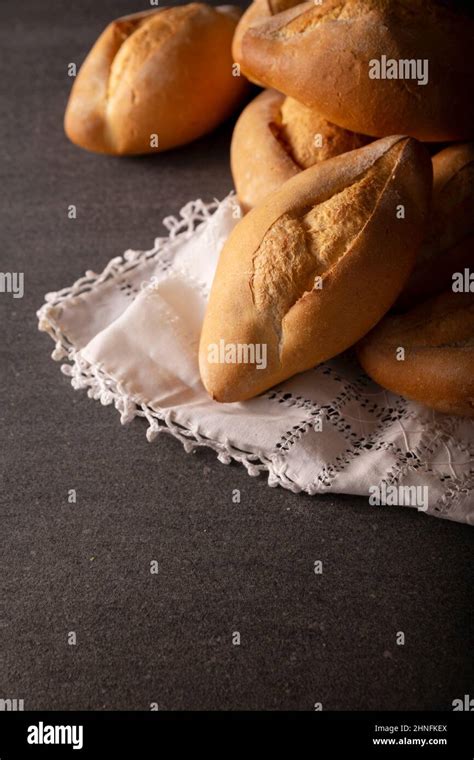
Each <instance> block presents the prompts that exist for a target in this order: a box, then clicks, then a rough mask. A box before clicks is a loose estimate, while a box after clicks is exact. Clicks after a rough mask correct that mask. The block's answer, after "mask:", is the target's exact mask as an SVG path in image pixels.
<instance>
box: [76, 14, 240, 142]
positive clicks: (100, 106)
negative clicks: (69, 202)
mask: <svg viewBox="0 0 474 760" xmlns="http://www.w3.org/2000/svg"><path fill="white" fill-rule="evenodd" d="M239 14H240V11H239V10H238V9H236V8H235V7H234V6H228V5H227V6H218V7H217V8H211V7H210V6H208V5H204V4H203V3H190V4H188V5H182V6H177V7H175V8H163V9H160V10H156V11H148V12H145V13H136V14H133V15H131V16H124V17H123V18H120V19H118V20H117V21H113V22H112V23H111V24H109V26H108V27H107V28H106V30H105V31H104V32H103V34H101V36H100V37H99V39H98V40H97V42H96V43H95V45H94V47H93V48H92V50H91V52H90V53H89V55H88V56H87V58H86V60H85V61H84V64H83V66H82V68H81V70H80V71H79V74H78V76H77V79H76V81H75V82H74V85H73V88H72V91H71V96H70V98H69V103H68V106H67V110H66V116H65V123H64V126H65V130H66V134H67V135H68V137H69V138H70V139H71V140H72V142H74V143H76V144H77V145H79V146H81V147H82V148H86V149H87V150H92V151H97V152H99V153H111V154H115V155H129V154H135V153H151V152H157V151H163V150H167V149H168V148H174V147H175V146H177V145H183V144H185V143H188V142H190V141H191V140H194V139H196V138H197V137H200V136H201V135H203V134H205V133H206V132H209V131H210V130H212V129H214V127H216V126H217V125H218V124H219V123H220V122H221V121H223V120H224V119H226V118H227V117H228V116H229V115H230V114H231V113H232V111H233V110H234V108H235V107H236V105H237V104H238V103H239V101H240V99H241V97H242V94H243V91H244V88H245V79H244V77H239V76H233V71H232V55H231V44H232V35H233V33H234V29H235V26H236V23H237V20H238V17H239Z"/></svg>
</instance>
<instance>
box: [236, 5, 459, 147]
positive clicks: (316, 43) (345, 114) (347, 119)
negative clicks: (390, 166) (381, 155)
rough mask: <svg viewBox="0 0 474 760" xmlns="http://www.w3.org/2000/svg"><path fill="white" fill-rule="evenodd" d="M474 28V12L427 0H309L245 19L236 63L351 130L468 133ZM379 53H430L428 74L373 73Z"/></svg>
mask: <svg viewBox="0 0 474 760" xmlns="http://www.w3.org/2000/svg"><path fill="white" fill-rule="evenodd" d="M473 38H474V19H473V18H472V17H470V16H469V15H461V14H460V13H458V12H455V11H453V10H450V9H449V8H447V7H445V6H443V5H441V4H437V3H433V2H430V0H396V1H395V2H394V0H346V1H345V2H344V1H343V0H325V2H324V3H322V4H321V5H315V4H314V2H312V1H311V0H310V2H306V3H302V4H300V5H297V6H296V7H295V8H292V9H290V10H287V11H284V12H283V13H279V14H277V15H274V16H273V17H272V18H270V19H268V20H267V21H264V22H261V23H259V24H258V25H257V26H254V27H251V28H249V29H248V30H247V31H246V32H245V34H244V36H243V39H242V42H241V58H240V63H241V67H242V71H243V72H244V73H245V74H246V76H249V77H250V78H254V79H257V80H258V81H260V82H262V83H263V84H264V85H265V86H266V87H274V88H275V89H277V90H280V91H281V92H284V93H285V94H286V95H289V96H291V97H293V98H295V99H297V100H300V101H301V102H302V103H305V104H306V105H308V106H310V107H311V106H316V107H317V108H318V109H319V110H320V112H321V113H322V114H323V115H324V117H325V118H326V119H328V121H331V122H333V123H334V124H338V125H339V126H342V127H345V128H346V129H350V130H351V131H353V132H359V133H361V134H367V135H372V136H374V137H383V136H384V135H390V134H407V135H411V136H412V137H416V138H418V139H419V140H423V141H427V142H430V141H444V140H468V139H471V138H473V137H474V134H473V130H474V75H473V73H474V64H473V57H472V51H471V47H472V39H473ZM382 55H384V56H385V57H386V58H385V60H394V61H397V62H398V61H410V60H414V61H421V62H423V61H427V62H428V63H427V65H428V82H427V83H426V84H421V85H419V84H417V81H414V80H413V79H408V78H398V79H394V78H392V79H389V78H378V79H376V78H371V76H370V74H372V73H373V71H372V63H371V62H372V61H374V60H381V56H382ZM390 75H391V74H390Z"/></svg>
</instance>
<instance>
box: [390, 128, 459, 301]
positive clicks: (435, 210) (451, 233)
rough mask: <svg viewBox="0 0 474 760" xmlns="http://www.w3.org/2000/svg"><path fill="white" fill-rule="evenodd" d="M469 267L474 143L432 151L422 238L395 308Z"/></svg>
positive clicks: (430, 291) (446, 284) (438, 289)
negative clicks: (425, 230)
mask: <svg viewBox="0 0 474 760" xmlns="http://www.w3.org/2000/svg"><path fill="white" fill-rule="evenodd" d="M473 266H474V143H464V144H460V145H450V146H449V147H448V148H445V149H444V150H442V151H441V152H440V153H437V154H436V155H435V156H433V205H432V212H431V221H430V225H429V232H428V236H427V239H426V241H425V242H424V244H423V246H422V247H421V249H420V254H419V256H418V259H417V262H416V265H415V268H414V270H413V272H412V274H411V276H410V279H409V280H408V282H407V283H406V285H405V287H404V289H403V291H402V293H401V295H400V298H399V299H398V301H397V308H399V309H409V308H411V307H412V306H415V305H416V304H418V303H420V302H421V301H423V300H426V299H427V298H430V297H431V296H433V295H436V294H437V293H441V292H442V291H443V290H446V289H447V288H451V286H452V284H453V274H455V273H457V272H463V271H464V268H466V267H471V268H472V267H473Z"/></svg>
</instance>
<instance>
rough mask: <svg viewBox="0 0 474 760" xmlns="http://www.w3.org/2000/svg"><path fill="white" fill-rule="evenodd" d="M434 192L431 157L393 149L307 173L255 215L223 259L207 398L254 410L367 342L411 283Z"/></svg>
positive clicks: (395, 143) (408, 148)
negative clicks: (282, 386)
mask: <svg viewBox="0 0 474 760" xmlns="http://www.w3.org/2000/svg"><path fill="white" fill-rule="evenodd" d="M430 192H431V161H430V159H429V156H428V154H427V152H426V150H425V148H424V147H423V146H422V145H421V144H420V143H418V142H417V141H416V140H411V139H409V138H405V137H388V138H385V139H383V140H378V141H377V142H374V143H372V144H371V145H368V146H367V147H364V148H360V149H359V150H355V151H351V152H350V153H344V154H343V155H341V156H337V157H336V158H331V159H328V160H327V161H323V162H322V163H319V164H316V165H315V166H313V167H311V168H310V169H306V170H305V171H303V172H301V173H300V174H298V175H297V176H296V177H293V178H292V179H290V180H288V182H286V183H285V184H284V185H283V186H282V187H281V188H280V189H279V190H277V191H276V192H274V193H272V194H271V195H270V196H268V198H267V199H266V200H265V201H264V202H263V203H262V204H261V205H260V206H257V207H256V208H254V209H253V210H252V211H250V213H249V214H247V215H246V216H245V217H244V218H243V219H242V220H241V221H240V222H239V223H238V224H237V225H236V227H235V228H234V230H233V231H232V233H231V235H230V237H229V239H228V241H227V242H226V244H225V246H224V248H223V250H222V253H221V256H220V259H219V264H218V267H217V272H216V275H215V279H214V283H213V285H212V290H211V295H210V300H209V304H208V307H207V312H206V315H205V319H204V324H203V330H202V335H201V342H200V352H199V365H200V371H201V378H202V381H203V383H204V386H205V387H206V389H207V391H208V392H209V394H210V395H211V396H212V397H213V398H214V399H216V400H217V401H241V400H244V399H248V398H251V397H252V396H256V395H257V394H258V393H261V392H262V391H264V390H266V389H267V388H270V387H271V386H272V385H275V383H279V382H281V381H282V380H285V379H286V378H288V377H290V376H291V375H294V374H296V373H297V372H303V371H304V370H307V369H309V368H310V367H313V366H314V365H315V364H318V363H319V362H322V361H324V360H325V359H329V358H330V357H332V356H334V355H335V354H338V353H339V352H341V351H343V350H344V349H346V348H347V347H348V346H351V345H352V344H353V343H355V342H356V341H357V340H359V338H360V337H362V336H363V335H365V333H367V332H368V331H369V330H370V329H371V328H372V327H373V326H374V325H375V324H376V323H377V322H378V321H379V319H380V318H381V317H382V315H383V314H384V313H385V312H386V311H387V309H388V308H389V307H390V306H391V304H392V303H393V301H394V300H395V299H396V297H397V295H398V294H399V292H400V290H401V288H402V287H403V284H404V282H405V281H406V279H407V277H408V275H409V273H410V271H411V268H412V266H413V263H414V260H415V256H416V253H417V249H418V246H419V244H420V243H421V240H422V239H423V235H424V232H425V221H426V217H427V214H428V206H429V199H430ZM402 207H403V208H404V209H405V211H406V213H404V214H402V213H401V208H402ZM252 359H253V360H252Z"/></svg>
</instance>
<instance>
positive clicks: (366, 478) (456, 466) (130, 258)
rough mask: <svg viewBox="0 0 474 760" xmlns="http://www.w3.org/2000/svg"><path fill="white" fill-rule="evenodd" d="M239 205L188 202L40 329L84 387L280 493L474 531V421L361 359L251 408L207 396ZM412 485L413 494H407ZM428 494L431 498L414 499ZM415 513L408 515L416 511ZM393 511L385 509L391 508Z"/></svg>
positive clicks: (42, 318)
mask: <svg viewBox="0 0 474 760" xmlns="http://www.w3.org/2000/svg"><path fill="white" fill-rule="evenodd" d="M238 218H239V208H238V205H237V202H236V200H235V196H233V195H230V196H229V197H228V198H226V199H225V200H224V201H222V202H221V203H219V202H217V201H215V202H213V203H211V204H205V203H203V202H202V201H200V200H197V201H192V202H190V203H188V204H187V205H186V206H185V207H184V208H183V209H182V210H181V212H180V217H179V218H174V217H168V218H166V219H165V220H164V224H165V226H166V228H167V229H168V230H169V235H168V236H167V237H162V238H158V239H157V240H156V241H155V246H154V248H153V249H152V250H150V251H126V252H125V254H124V255H123V256H121V257H118V258H115V259H112V261H110V262H109V264H108V266H107V267H106V268H105V270H104V271H103V272H102V273H101V274H99V275H98V274H95V273H94V272H87V273H86V275H85V277H82V278H81V279H79V280H78V281H77V282H76V283H74V285H72V287H70V288H65V289H64V290H61V291H59V292H57V293H49V294H48V295H47V296H46V303H45V304H44V305H43V307H42V308H41V309H40V310H39V312H38V317H39V327H40V329H41V330H45V331H46V332H48V333H49V334H50V335H51V337H52V338H53V339H54V340H55V342H56V348H55V350H54V352H53V358H54V359H57V360H62V359H67V362H68V363H67V364H64V365H63V366H62V370H63V372H64V373H65V374H66V375H69V376H70V377H71V382H72V385H73V387H74V388H87V389H88V393H89V396H90V397H91V398H94V399H99V400H100V401H101V402H102V403H103V404H110V403H114V404H115V407H116V408H117V409H118V411H119V412H120V415H121V421H122V422H123V423H126V422H130V421H131V420H132V419H133V418H134V417H135V416H141V417H145V418H146V419H147V421H148V423H149V427H148V431H147V437H148V440H149V441H152V440H154V439H155V438H156V437H157V436H158V434H159V433H162V432H168V433H170V434H171V435H173V436H174V437H176V438H178V439H179V440H180V441H182V443H183V444H184V447H185V449H186V451H192V450H193V449H195V448H196V447H197V446H208V447H210V448H212V449H214V450H215V451H216V452H217V454H218V458H219V460H220V461H221V462H224V463H229V462H231V461H232V460H235V461H237V462H240V463H241V464H243V465H244V466H245V467H246V468H247V470H248V472H249V474H250V475H258V474H259V473H260V472H262V471H265V472H266V473H267V476H268V484H269V485H270V486H276V485H280V486H283V487H284V488H288V489H290V490H292V491H295V492H297V491H306V492H307V493H309V494H315V493H322V492H335V493H345V494H362V495H366V496H367V498H368V499H369V497H370V503H377V501H381V502H382V503H383V502H384V501H385V502H387V503H389V504H393V503H400V504H403V505H404V506H414V507H416V508H417V509H420V510H421V511H425V512H427V513H428V514H431V515H435V516H438V517H446V518H449V519H452V520H456V521H459V522H468V523H471V524H473V523H474V499H473V486H474V468H473V461H474V457H473V454H474V423H473V422H472V421H470V420H462V419H458V418H454V417H448V416H445V415H438V414H435V413H433V412H432V411H430V410H427V409H425V408H423V407H422V406H420V405H418V404H415V403H411V402H408V401H405V400H404V399H402V398H400V397H398V396H395V395H393V394H391V393H389V392H387V391H385V390H383V389H381V388H380V387H379V386H377V385H375V384H374V383H373V382H372V381H370V380H369V379H368V378H367V377H366V376H365V375H364V374H363V373H362V371H361V370H360V368H359V367H358V366H357V363H356V361H355V359H354V357H353V356H352V355H351V354H350V353H348V354H345V355H343V356H341V357H338V358H337V359H336V360H333V361H331V362H328V363H326V364H324V365H321V366H319V367H316V368H314V369H312V370H309V371H308V372H305V373H304V374H301V375H298V376H296V377H293V378H291V379H290V380H288V381H287V382H285V383H283V384H282V385H279V386H278V387H275V388H273V389H272V390H270V391H268V392H267V393H264V394H263V395H262V396H260V397H259V398H256V399H253V400H251V401H246V402H243V403H233V404H218V403H216V402H214V401H211V400H210V399H209V397H208V396H207V394H206V392H205V390H204V388H203V386H202V384H201V381H200V378H199V371H198V362H197V351H198V342H199V333H200V328H201V323H202V319H203V315H204V310H205V306H206V300H207V296H208V293H209V288H210V285H211V282H212V278H213V275H214V270H215V267H216V264H217V259H218V256H219V252H220V250H221V248H222V245H223V243H224V241H225V240H226V238H227V236H228V235H229V232H230V231H231V230H232V228H233V227H234V225H235V224H236V223H237V221H238ZM407 487H411V489H410V490H407ZM413 487H417V488H413ZM407 501H408V502H409V503H408V504H406V502H407ZM382 508H383V507H382Z"/></svg>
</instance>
